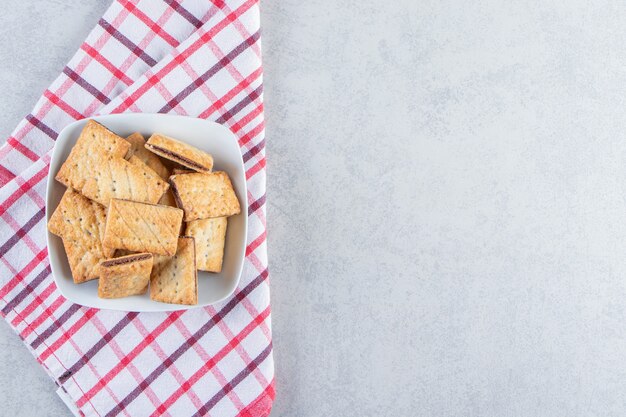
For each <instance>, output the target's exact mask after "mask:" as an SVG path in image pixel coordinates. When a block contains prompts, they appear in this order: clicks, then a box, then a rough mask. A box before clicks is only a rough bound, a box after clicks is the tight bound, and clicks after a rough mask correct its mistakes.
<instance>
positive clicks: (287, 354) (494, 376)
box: [0, 0, 626, 417]
mask: <svg viewBox="0 0 626 417" xmlns="http://www.w3.org/2000/svg"><path fill="white" fill-rule="evenodd" d="M555 3H556V4H555ZM592 3H593V4H592ZM9 4H10V6H5V13H3V14H2V15H0V27H2V28H3V31H4V32H5V39H7V41H5V42H4V43H2V44H0V57H2V59H0V87H1V88H2V91H3V94H1V95H0V103H2V108H3V109H5V110H3V111H2V112H0V118H1V119H0V122H1V124H0V133H1V134H2V136H3V137H5V136H6V134H7V133H8V132H9V131H10V130H11V128H12V127H13V125H15V123H16V122H17V121H18V120H19V118H20V117H22V116H23V114H24V113H26V112H27V111H28V110H29V109H30V107H31V106H32V104H33V102H34V100H35V98H36V97H37V95H38V93H39V92H40V91H41V89H43V88H44V87H45V86H46V85H47V84H48V82H49V81H50V80H52V78H53V77H54V75H55V74H56V73H57V72H58V71H59V69H60V68H61V67H62V64H63V62H65V60H66V59H67V58H68V57H69V56H70V55H71V53H72V52H73V49H74V48H75V47H76V45H77V44H78V42H79V40H80V39H81V38H82V37H83V36H84V34H85V33H86V31H87V30H88V28H89V27H90V26H91V24H93V22H95V21H96V20H97V16H98V15H99V14H100V13H101V12H102V10H103V9H104V6H103V5H100V4H98V5H95V4H87V5H80V6H78V5H76V4H75V3H73V2H69V1H63V2H54V3H44V2H36V3H32V4H29V5H22V4H21V3H20V2H17V1H10V2H9ZM262 13H263V15H262V19H263V28H264V31H263V36H264V54H265V55H264V58H265V97H266V114H267V120H268V129H267V137H268V142H267V144H268V158H269V160H268V175H269V179H268V180H269V188H268V224H269V235H268V236H269V250H270V261H271V283H272V313H273V314H272V315H273V330H274V346H275V357H276V373H277V387H276V388H277V399H276V402H275V406H274V410H273V415H274V416H305V417H307V416H353V415H354V416H413V415H424V416H426V415H437V416H458V415H462V416H528V415H533V416H554V415H568V416H619V415H623V414H624V411H625V409H626V394H625V392H626V390H625V388H626V361H625V360H624V356H625V353H624V352H626V327H625V326H624V323H625V322H626V309H625V304H624V298H625V297H624V296H625V293H626V280H625V279H624V277H625V276H626V262H624V253H626V239H624V236H626V221H625V214H626V197H625V196H626V186H625V185H624V184H625V182H624V180H625V179H626V163H624V162H625V159H626V141H625V140H624V138H623V132H624V130H625V128H624V125H625V124H626V117H624V115H623V112H624V110H623V109H624V101H625V100H624V97H626V71H624V62H626V48H625V47H624V45H625V44H626V42H625V40H626V31H625V30H624V21H626V10H625V9H623V8H622V7H619V6H618V5H616V4H614V3H610V2H585V1H579V0H575V1H568V2H530V1H523V2H501V1H481V2H460V1H457V2H454V1H447V2H445V1H444V2H434V1H432V2H431V1H423V2H415V1H411V0H399V1H396V2H391V3H386V4H385V5H384V6H383V3H380V2H374V1H371V0H365V1H358V2H357V1H347V2H322V1H311V2H301V1H296V0H283V1H273V0H270V1H265V2H263V3H262ZM58 21H60V22H62V23H61V24H58V23H57V22H58ZM69 22H76V23H77V25H76V26H73V25H70V24H69ZM7 34H10V36H9V37H8V38H7V36H6V35H7ZM0 346H1V348H0V363H1V364H2V366H0V399H3V400H7V399H8V401H3V404H4V405H3V407H5V408H4V410H7V408H6V407H10V408H9V409H8V410H9V411H11V413H9V412H8V411H7V414H10V415H24V416H27V415H35V413H34V411H33V410H45V411H44V413H45V412H49V415H63V405H62V403H61V402H60V401H59V400H58V399H57V398H56V397H55V394H54V393H53V392H54V384H52V383H51V382H48V381H47V380H46V377H45V374H44V373H43V371H42V370H40V369H39V368H38V365H37V364H36V362H35V361H34V360H32V358H31V357H30V354H29V353H28V352H27V350H26V348H24V347H23V346H21V345H20V343H19V341H18V340H17V337H16V336H15V335H14V334H13V333H12V332H11V331H10V330H9V329H8V327H7V326H6V324H2V325H0ZM16 376H19V377H16ZM29 407H30V408H29ZM24 410H26V411H24ZM20 413H21V414H20Z"/></svg>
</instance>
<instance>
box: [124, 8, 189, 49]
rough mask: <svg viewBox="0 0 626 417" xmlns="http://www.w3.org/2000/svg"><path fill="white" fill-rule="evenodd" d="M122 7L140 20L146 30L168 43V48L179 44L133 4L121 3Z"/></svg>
mask: <svg viewBox="0 0 626 417" xmlns="http://www.w3.org/2000/svg"><path fill="white" fill-rule="evenodd" d="M121 4H122V6H124V8H125V9H126V10H128V11H129V12H131V13H132V14H134V15H135V16H136V17H137V18H138V19H139V20H141V21H142V22H143V23H144V24H145V25H146V26H147V27H148V28H150V31H151V32H154V33H156V34H157V35H159V36H160V37H161V38H162V39H163V40H164V41H165V42H167V43H169V44H170V46H174V47H176V46H178V44H179V42H178V41H177V40H176V39H174V37H172V36H171V35H170V34H169V33H167V32H166V31H164V30H163V28H162V27H161V26H160V25H159V24H157V23H156V22H155V21H153V20H152V19H150V17H148V15H146V14H145V13H144V12H142V11H141V10H140V9H138V8H137V7H136V6H135V5H134V4H132V3H131V2H129V1H122V2H121Z"/></svg>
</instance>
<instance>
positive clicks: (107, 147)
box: [55, 120, 130, 192]
mask: <svg viewBox="0 0 626 417" xmlns="http://www.w3.org/2000/svg"><path fill="white" fill-rule="evenodd" d="M129 149H130V143H128V142H127V141H126V140H124V139H123V138H121V137H119V136H117V135H116V134H115V133H113V132H111V131H110V130H109V129H107V128H106V127H104V126H102V125H101V124H100V123H98V122H96V121H94V120H89V121H88V122H87V124H86V125H85V127H84V128H83V130H82V131H81V132H80V136H79V137H78V140H77V141H76V144H75V145H74V147H73V148H72V150H71V152H70V155H69V156H68V157H67V159H66V160H65V162H64V163H63V165H62V166H61V169H60V170H59V172H58V173H57V175H56V177H55V178H56V180H57V181H59V182H61V183H62V184H64V185H65V186H66V187H71V188H74V189H75V190H78V191H79V192H80V190H82V188H83V186H84V184H85V181H87V179H89V176H88V175H87V174H88V173H89V172H91V171H92V170H93V167H94V166H95V165H97V164H98V162H99V161H100V160H101V159H102V158H106V157H111V158H112V157H115V158H121V159H123V158H124V157H125V156H126V154H127V153H128V151H129Z"/></svg>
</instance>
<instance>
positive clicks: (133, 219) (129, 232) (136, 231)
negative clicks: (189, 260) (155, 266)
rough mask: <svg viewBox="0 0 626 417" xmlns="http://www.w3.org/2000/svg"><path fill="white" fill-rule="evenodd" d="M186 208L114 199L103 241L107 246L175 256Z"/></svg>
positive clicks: (108, 214)
mask: <svg viewBox="0 0 626 417" xmlns="http://www.w3.org/2000/svg"><path fill="white" fill-rule="evenodd" d="M182 218H183V211H182V210H180V209H178V208H175V207H167V206H160V205H155V204H145V203H138V202H135V201H129V200H118V199H112V200H111V204H110V205H109V210H108V212H107V222H106V227H105V230H104V239H103V244H104V246H106V247H108V248H113V249H126V250H129V251H132V252H150V253H154V254H158V255H167V256H172V255H174V254H175V253H176V246H177V242H178V233H179V231H180V227H181V224H182Z"/></svg>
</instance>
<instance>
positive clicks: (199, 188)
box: [170, 171, 241, 222]
mask: <svg viewBox="0 0 626 417" xmlns="http://www.w3.org/2000/svg"><path fill="white" fill-rule="evenodd" d="M170 185H171V186H172V188H171V189H172V192H173V193H174V197H175V198H176V204H177V205H178V207H180V208H182V209H183V210H184V211H185V221H186V222H190V221H192V220H198V219H208V218H212V217H224V216H232V215H234V214H238V213H239V212H240V211H241V208H240V206H239V200H237V195H236V194H235V190H233V186H232V184H231V182H230V178H228V175H227V174H226V173H225V172H222V171H217V172H212V173H209V174H202V173H195V174H183V175H172V176H171V177H170Z"/></svg>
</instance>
